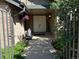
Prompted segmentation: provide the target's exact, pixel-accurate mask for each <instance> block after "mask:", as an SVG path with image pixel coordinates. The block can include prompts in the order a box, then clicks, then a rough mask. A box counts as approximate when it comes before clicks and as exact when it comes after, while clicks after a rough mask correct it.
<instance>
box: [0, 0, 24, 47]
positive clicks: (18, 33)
mask: <svg viewBox="0 0 79 59" xmlns="http://www.w3.org/2000/svg"><path fill="white" fill-rule="evenodd" d="M0 8H1V9H4V10H5V11H7V12H9V10H11V12H10V13H11V18H12V19H13V27H14V39H15V44H16V43H17V42H18V41H20V40H21V39H22V36H23V35H24V24H23V21H21V20H19V19H18V16H16V17H15V15H16V14H17V13H18V12H19V9H17V8H15V6H13V5H11V4H8V3H6V2H5V1H4V0H0ZM5 15H6V14H4V18H6V17H5ZM0 18H1V14H0ZM4 26H5V28H4V30H5V37H6V45H7V42H8V41H7V40H8V39H7V27H6V19H4ZM0 35H1V40H2V41H1V45H2V48H3V44H4V41H3V40H4V37H3V29H2V21H1V20H0Z"/></svg>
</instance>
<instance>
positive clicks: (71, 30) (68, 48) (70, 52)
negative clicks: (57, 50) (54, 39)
mask: <svg viewBox="0 0 79 59" xmlns="http://www.w3.org/2000/svg"><path fill="white" fill-rule="evenodd" d="M64 23H65V24H64V28H65V38H66V41H67V42H66V43H65V48H64V49H63V56H62V59H79V12H78V10H76V9H74V10H71V11H70V12H69V14H68V13H65V20H64ZM60 59H61V58H60Z"/></svg>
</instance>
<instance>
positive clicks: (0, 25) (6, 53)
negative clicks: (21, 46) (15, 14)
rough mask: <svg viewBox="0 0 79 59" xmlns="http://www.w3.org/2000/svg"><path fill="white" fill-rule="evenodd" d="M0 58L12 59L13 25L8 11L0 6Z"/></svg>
mask: <svg viewBox="0 0 79 59" xmlns="http://www.w3.org/2000/svg"><path fill="white" fill-rule="evenodd" d="M0 59H14V27H13V19H12V17H11V14H10V12H7V11H6V10H4V9H2V8H0Z"/></svg>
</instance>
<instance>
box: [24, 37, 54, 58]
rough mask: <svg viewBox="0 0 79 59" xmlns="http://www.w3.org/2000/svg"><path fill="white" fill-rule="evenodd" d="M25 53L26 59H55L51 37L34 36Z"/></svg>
mask: <svg viewBox="0 0 79 59" xmlns="http://www.w3.org/2000/svg"><path fill="white" fill-rule="evenodd" d="M25 52H26V54H25V55H26V56H25V59H55V56H54V55H53V52H55V50H54V48H53V47H52V46H51V37H50V36H34V37H33V40H31V41H29V46H28V47H27V48H26V49H25Z"/></svg>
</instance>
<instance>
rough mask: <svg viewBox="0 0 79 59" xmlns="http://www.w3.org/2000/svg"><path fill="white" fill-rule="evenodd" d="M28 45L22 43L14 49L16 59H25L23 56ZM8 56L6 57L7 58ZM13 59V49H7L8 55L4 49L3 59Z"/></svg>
mask: <svg viewBox="0 0 79 59" xmlns="http://www.w3.org/2000/svg"><path fill="white" fill-rule="evenodd" d="M27 45H28V44H27V43H25V42H24V41H20V42H18V43H17V44H16V46H15V47H14V59H24V57H23V56H22V54H23V52H24V48H25V47H26V46H27ZM5 55H6V56H5ZM8 58H9V59H12V47H10V48H9V50H8V48H6V54H5V53H4V49H2V59H8Z"/></svg>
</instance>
